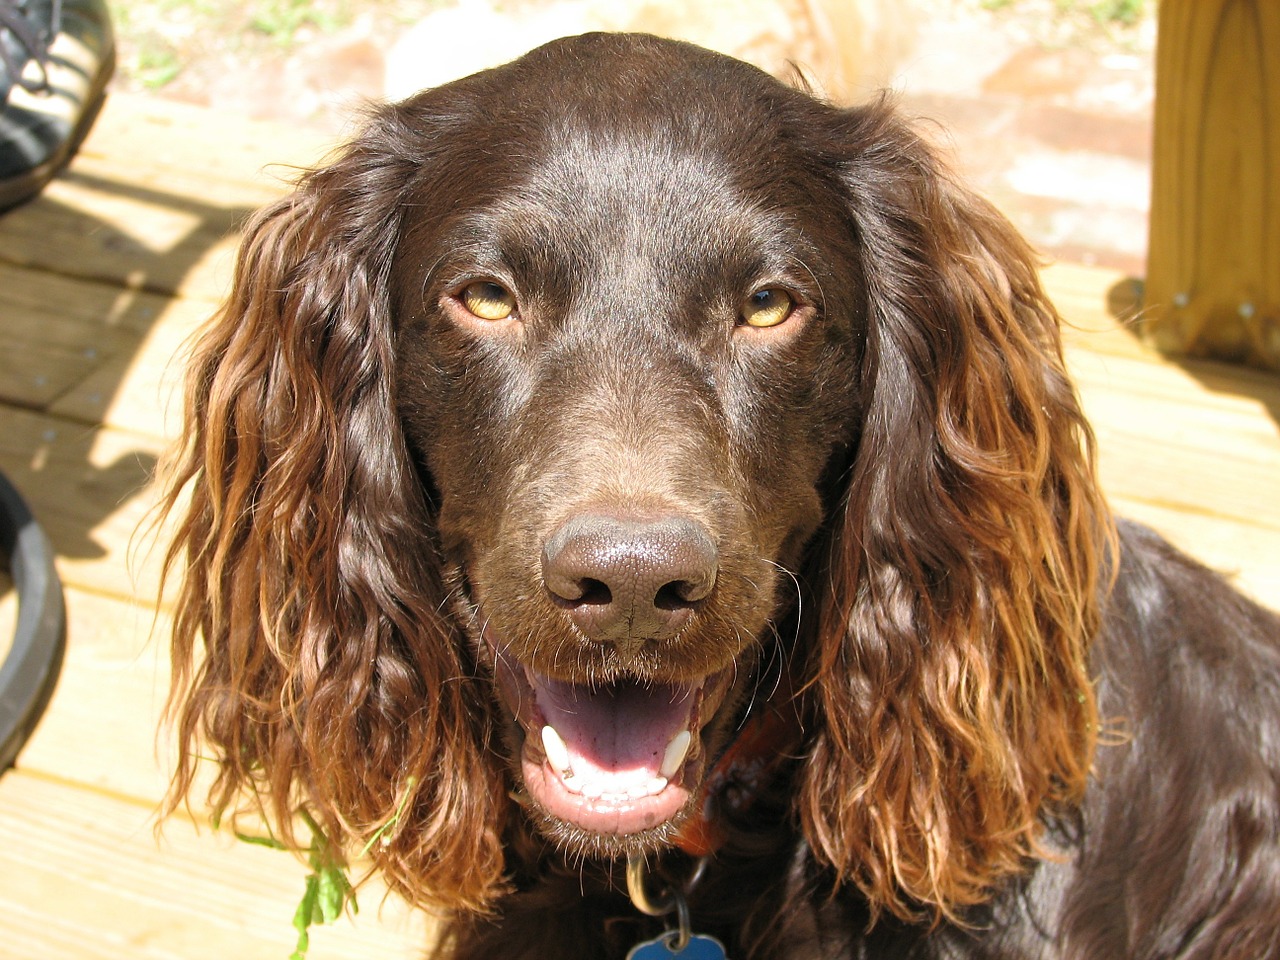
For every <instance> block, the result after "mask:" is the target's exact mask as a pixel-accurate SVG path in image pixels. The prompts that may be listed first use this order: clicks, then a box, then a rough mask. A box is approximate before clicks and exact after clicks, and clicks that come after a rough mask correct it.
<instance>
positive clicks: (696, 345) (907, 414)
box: [173, 35, 1103, 912]
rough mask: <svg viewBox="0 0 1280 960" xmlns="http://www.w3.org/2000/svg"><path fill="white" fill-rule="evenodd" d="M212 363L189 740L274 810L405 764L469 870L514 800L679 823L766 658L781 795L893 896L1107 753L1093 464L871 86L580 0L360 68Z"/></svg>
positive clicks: (183, 629)
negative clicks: (514, 47) (792, 77)
mask: <svg viewBox="0 0 1280 960" xmlns="http://www.w3.org/2000/svg"><path fill="white" fill-rule="evenodd" d="M190 384H191V387H190V391H189V411H190V413H189V432H188V437H187V443H186V445H185V449H184V454H183V458H182V462H181V465H180V469H179V471H178V484H189V485H190V486H191V491H192V501H191V505H190V507H189V508H187V513H186V518H185V522H184V523H183V525H182V528H181V532H180V536H179V539H178V542H177V546H176V547H175V549H174V554H173V557H174V558H175V559H182V560H184V561H185V562H186V564H187V570H186V572H185V580H184V585H183V590H182V594H181V598H180V603H179V610H178V620H177V630H176V634H175V636H176V640H175V651H176V663H177V666H178V673H177V681H176V686H175V691H176V693H175V704H176V707H177V711H176V712H177V716H178V719H179V726H180V731H181V736H182V739H183V742H184V743H185V744H186V745H187V748H188V750H189V751H190V752H189V753H187V754H186V755H185V756H186V757H187V758H189V757H191V756H193V755H194V752H195V749H196V747H195V743H196V742H197V741H203V742H204V744H205V745H204V746H202V747H201V748H200V749H201V750H212V751H213V752H214V754H215V756H216V757H217V758H218V764H219V771H220V776H219V778H218V780H217V782H216V784H215V787H214V793H213V796H212V799H213V802H214V804H215V806H217V807H220V808H221V807H226V806H227V805H228V804H231V803H233V802H234V799H235V797H236V796H237V795H239V794H241V793H242V792H244V791H245V790H246V789H247V790H248V791H249V792H251V793H252V795H253V796H255V797H257V798H265V799H267V800H268V802H269V807H270V809H271V812H273V813H274V815H275V817H276V818H277V819H278V820H279V821H281V822H282V823H283V824H285V825H286V830H287V822H288V820H289V818H290V813H291V810H292V809H293V807H294V806H295V805H297V804H306V805H307V806H308V807H310V808H312V809H313V810H314V811H315V812H317V813H318V814H319V815H320V816H321V817H322V818H323V820H324V822H325V823H326V824H327V826H328V828H329V829H330V831H331V832H333V833H334V835H335V836H336V837H338V838H344V837H350V838H358V837H360V836H362V835H367V834H371V833H373V832H374V831H376V830H379V829H381V828H383V827H385V825H386V823H387V822H388V820H389V819H390V818H391V815H392V813H393V812H394V811H395V810H397V809H402V810H403V815H402V816H400V817H398V818H396V822H395V824H394V826H393V828H392V829H390V830H388V831H386V832H385V839H386V843H385V844H383V845H380V846H378V847H377V848H376V850H375V857H376V858H377V859H378V860H379V862H380V865H381V866H382V867H383V869H384V871H385V872H386V873H387V874H388V875H389V877H390V878H391V879H392V881H393V882H395V883H396V884H397V885H398V886H399V887H400V888H401V889H402V890H404V891H406V892H407V893H409V894H410V895H411V896H413V897H416V898H418V899H423V900H429V901H435V902H444V903H446V904H448V905H450V906H452V907H459V908H479V907H482V906H483V905H484V904H485V903H486V902H488V901H489V900H490V899H491V898H492V896H493V895H494V894H495V892H496V891H497V890H499V889H500V887H501V877H502V874H503V870H504V865H503V854H502V849H501V848H502V837H503V834H504V831H507V830H509V829H510V828H512V826H513V824H514V823H515V822H516V821H523V820H524V819H526V818H527V819H528V820H529V821H530V822H532V823H533V824H535V825H536V826H537V827H538V828H539V829H541V831H542V832H543V833H544V834H546V835H547V836H548V837H549V838H551V839H552V840H553V841H555V842H556V843H557V844H558V845H560V846H562V847H564V848H565V849H566V850H567V851H569V852H571V853H573V854H576V855H589V856H605V857H608V856H617V855H620V854H623V853H629V852H637V851H648V850H652V849H655V848H658V847H661V846H664V845H666V844H669V843H672V842H675V841H676V840H678V838H679V836H680V834H681V831H682V830H683V829H684V827H685V825H686V824H687V822H688V821H689V820H690V819H691V818H696V817H697V816H699V815H701V813H702V810H703V807H704V805H705V804H706V802H707V798H706V797H704V796H703V795H702V794H701V793H700V790H701V788H702V785H703V784H704V782H705V780H706V779H707V777H708V776H709V774H710V770H711V767H712V765H713V763H714V761H715V759H716V758H717V757H718V756H719V755H720V754H721V753H722V752H723V751H724V750H725V748H726V747H727V746H728V745H729V744H730V743H731V742H732V740H733V739H734V737H735V735H736V732H737V731H738V730H739V729H740V728H741V726H742V724H743V722H744V720H745V719H746V718H747V717H748V716H749V715H750V714H752V712H753V711H754V712H759V711H760V710H762V709H764V708H765V705H766V704H769V702H770V701H771V698H772V699H773V700H774V701H775V702H773V703H772V704H771V707H772V708H773V709H782V710H785V711H789V712H790V713H791V714H792V715H794V717H795V718H796V719H797V722H798V723H799V725H800V727H801V732H800V733H799V735H798V736H797V738H796V739H795V741H794V742H793V743H789V744H787V749H789V750H794V755H795V761H796V763H797V765H798V766H799V773H798V775H797V777H796V803H795V806H794V810H793V814H794V816H795V817H796V819H797V822H799V823H802V824H803V829H804V830H805V832H806V834H807V836H808V839H809V841H810V843H811V844H812V845H813V847H814V848H815V850H816V851H817V853H818V855H819V856H820V857H821V858H823V859H824V860H825V861H827V862H828V863H829V864H830V865H831V866H832V867H833V868H834V871H835V874H836V876H837V877H838V878H840V879H843V880H847V881H851V882H854V883H857V884H858V885H860V886H861V887H862V888H863V889H864V890H865V891H866V892H867V893H868V895H869V896H871V897H872V898H873V900H874V901H875V902H876V903H877V904H882V905H885V906H888V907H889V908H890V909H894V910H896V911H898V912H908V911H909V910H911V909H912V905H913V904H915V905H918V904H921V903H924V904H930V905H933V906H934V907H936V908H940V909H943V910H946V909H951V908H952V907H955V906H958V905H962V904H964V903H967V902H972V901H973V900H976V899H979V898H980V897H981V896H982V895H984V893H985V892H986V891H987V890H988V889H989V887H990V884H991V883H992V882H993V881H994V880H995V879H997V878H998V877H1000V876H1002V875H1004V874H1007V873H1009V872H1011V871H1013V870H1016V869H1018V866H1019V864H1020V862H1021V860H1022V858H1023V857H1025V856H1026V854H1027V853H1028V852H1029V851H1030V850H1032V849H1033V848H1034V845H1035V842H1036V838H1037V836H1038V832H1039V827H1038V822H1039V817H1040V815H1041V813H1042V812H1043V810H1044V808H1045V806H1046V805H1047V804H1056V803H1059V802H1063V801H1066V800H1069V799H1070V798H1072V797H1073V796H1075V795H1076V794H1077V793H1078V791H1079V790H1080V789H1081V787H1082V784H1083V780H1084V776H1085V772H1086V770H1087V767H1088V763H1089V753H1090V749H1091V734H1090V732H1089V731H1090V729H1091V723H1092V718H1093V712H1092V699H1091V694H1090V692H1089V684H1088V677H1087V675H1086V673H1085V666H1084V650H1085V646H1086V643H1087V639H1088V636H1089V635H1090V632H1091V630H1092V629H1093V626H1094V623H1095V619H1096V613H1095V610H1094V599H1095V598H1094V593H1095V587H1096V578H1097V569H1098V565H1099V563H1100V560H1099V556H1098V549H1097V544H1098V542H1099V538H1100V537H1101V536H1102V527H1103V519H1102V518H1103V511H1102V508H1101V506H1100V505H1099V502H1098V499H1097V495H1096V491H1095V488H1094V484H1093V480H1092V475H1091V470H1090V467H1089V465H1088V457H1087V451H1086V450H1085V449H1083V448H1084V447H1087V442H1088V433H1087V429H1086V428H1085V427H1084V425H1083V423H1082V421H1081V418H1080V414H1079V410H1078V408H1077V405H1076V402H1075V399H1074V396H1073V393H1072V391H1071V388H1070V386H1069V385H1068V384H1067V382H1066V380H1065V377H1064V375H1063V372H1062V367H1061V359H1060V355H1059V348H1058V341H1057V329H1056V320H1055V317H1054V315H1053V313H1052V310H1051V309H1050V308H1048V306H1047V305H1046V304H1045V302H1044V300H1043V297H1042V295H1041V293H1040V290H1039V286H1038V283H1037V280H1036V276H1035V268H1034V264H1033V263H1032V261H1031V258H1030V257H1029V255H1028V253H1027V251H1026V249H1025V247H1024V246H1023V244H1022V243H1021V242H1020V241H1019V240H1018V239H1017V238H1016V236H1015V235H1014V234H1013V233H1012V231H1011V229H1010V228H1009V227H1008V226H1007V225H1006V224H1005V223H1004V221H1003V220H1002V219H1001V218H1000V217H999V216H998V215H996V214H995V213H994V212H992V211H991V210H990V209H989V208H988V207H986V206H985V205H983V204H982V203H980V202H979V201H977V200H976V199H974V198H972V197H971V196H969V195H968V194H966V193H965V192H964V191H963V190H961V189H960V188H958V187H956V186H954V185H953V183H952V182H951V181H950V180H949V179H948V177H947V175H946V174H945V172H944V171H942V170H941V169H939V166H938V164H937V163H936V161H935V160H934V158H933V156H932V155H931V153H930V151H929V150H928V149H927V148H926V147H925V146H924V145H923V144H922V143H921V142H920V141H919V140H918V139H917V138H916V137H915V136H914V135H913V134H912V133H911V131H910V130H909V128H907V127H906V126H904V125H903V124H902V123H901V122H900V121H898V120H897V119H896V118H895V117H894V115H893V113H892V111H891V110H890V109H888V108H887V107H886V106H885V105H883V104H877V105H873V106H870V107H867V108H862V109H855V110H839V109H836V108H834V107H831V106H829V105H827V104H824V103H822V102H819V101H818V100H816V99H814V98H813V97H811V96H810V95H808V94H807V93H804V92H801V91H798V90H794V89H791V88H789V87H786V86H784V85H783V84H780V83H778V82H776V81H774V80H772V79H771V78H769V77H767V76H766V75H764V74H762V73H760V72H759V71H757V70H755V69H754V68H752V67H749V66H747V65H745V64H742V63H739V62H737V61H733V60H731V59H728V58H725V57H721V56H718V55H715V54H711V53H708V52H706V51H702V50H699V49H697V48H693V47H690V46H687V45H683V44H678V43H673V42H668V41H660V40H656V39H653V38H646V37H619V36H604V35H596V36H587V37H580V38H575V39H571V40H564V41H559V42H557V43H554V44H551V45H548V46H547V47H543V48H540V49H538V50H536V51H534V52H533V53H531V54H529V55H527V56H526V57H524V58H522V59H521V60H519V61H517V62H515V63H513V64H511V65H509V66H506V67H503V68H500V69H498V70H494V71H489V72H486V73H482V74H478V75H476V76H473V77H470V78H467V79H465V80H461V81H458V82H456V83H453V84H450V85H448V86H445V87H442V88H439V89H437V90H433V91H429V92H426V93H424V94H421V95H419V96H418V97H415V98H413V99H410V100H408V101H406V102H404V103H401V104H396V105H392V106H389V107H386V108H383V109H382V110H380V111H379V112H378V113H377V114H375V115H374V116H373V117H372V119H371V120H370V122H369V123H368V125H367V126H366V128H365V130H364V132H363V133H362V134H361V135H360V136H359V137H358V138H357V139H356V140H355V141H354V142H353V143H352V144H351V145H350V146H349V147H347V148H346V150H345V151H344V152H343V153H342V155H341V156H339V157H338V158H337V159H336V160H335V161H334V162H333V163H332V164H331V165H329V166H327V167H324V168H322V169H320V170H317V171H315V172H313V173H312V174H310V175H308V176H307V177H306V178H305V179H304V180H303V181H302V182H301V183H300V185H299V187H298V189H297V190H296V192H295V193H294V194H293V195H292V196H291V197H290V198H288V199H287V200H285V201H283V202H282V203H280V204H277V205H276V206H274V207H272V208H270V209H268V210H266V211H264V212H263V213H262V214H261V215H260V216H259V217H258V218H257V219H256V220H255V221H254V222H253V223H252V224H251V225H250V227H249V231H248V238H247V240H246V242H245V245H244V249H243V252H242V256H241V260H240V263H239V266H238V271H237V277H236V282H235V288H234V291H233V293H232V296H231V298H230V300H229V302H228V305H227V306H226V308H225V309H224V311H223V313H222V314H221V316H220V317H219V318H218V319H217V321H216V323H215V325H214V326H213V327H212V328H211V330H210V331H209V333H208V335H207V336H206V337H205V339H204V341H203V344H202V346H201V348H200V351H199V355H198V357H197V360H196V363H195V366H194V372H193V374H192V377H191V380H190ZM175 489H176V487H175ZM175 496H176V494H175ZM201 647H202V649H203V655H201V654H200V652H199V651H200V649H201ZM778 691H784V693H779V692H778ZM783 696H785V697H786V698H788V699H787V702H786V703H785V704H779V703H777V702H776V701H777V700H779V699H781V698H782V697H783ZM191 773H192V771H191V763H190V760H189V759H186V760H184V762H183V765H182V767H181V769H180V771H179V776H178V781H177V783H178V787H177V789H178V791H179V792H183V791H185V790H186V789H187V788H188V787H189V786H190V783H191ZM510 796H515V797H516V803H513V802H512V800H511V799H509V797H510Z"/></svg>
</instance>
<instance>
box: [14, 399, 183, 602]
mask: <svg viewBox="0 0 1280 960" xmlns="http://www.w3.org/2000/svg"><path fill="white" fill-rule="evenodd" d="M163 448H164V443H163V441H161V440H159V439H157V438H155V437H153V436H148V435H145V434H137V433H128V432H125V431H123V430H113V429H107V428H96V427H89V426H85V425H83V424H78V423H70V422H68V421H65V420H59V419H57V418H54V417H49V416H45V415H43V414H37V413H31V412H29V411H25V410H15V409H13V408H11V407H3V406H0V470H3V471H4V472H5V473H6V474H7V475H8V477H9V479H10V480H11V481H12V482H13V484H14V486H16V487H17V488H18V490H19V491H20V492H21V493H22V495H23V497H24V498H25V499H26V501H27V503H28V504H29V505H30V506H31V510H32V512H33V513H34V514H35V516H36V518H37V520H38V521H39V522H40V525H41V526H42V527H43V528H44V531H45V533H46V534H48V536H49V539H50V540H51V541H52V542H53V546H54V550H55V551H56V552H57V554H58V569H59V572H60V573H61V575H62V577H63V580H64V581H65V582H67V583H68V584H69V585H72V586H78V587H82V588H84V589H85V590H87V591H89V592H94V593H105V594H109V595H113V596H117V597H121V598H126V599H127V598H131V597H135V596H137V597H141V598H146V599H149V598H152V597H155V596H156V595H157V592H158V590H159V560H160V557H159V556H157V555H156V552H155V551H149V550H148V549H146V547H147V542H146V541H145V540H139V539H137V537H136V536H135V535H136V534H138V531H139V529H140V528H141V527H142V525H143V523H144V522H145V521H146V520H147V519H148V517H149V511H150V510H151V507H152V503H153V494H152V493H151V492H150V491H149V489H148V484H149V482H150V477H151V471H152V469H153V468H154V466H155V464H156V462H157V459H158V458H159V456H160V454H161V452H162V450H163Z"/></svg>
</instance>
